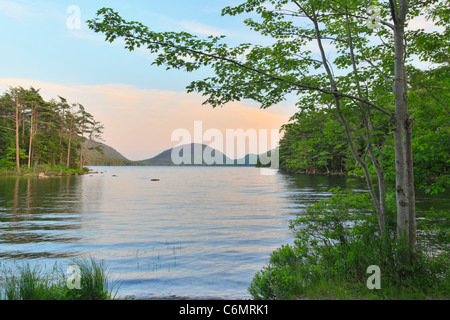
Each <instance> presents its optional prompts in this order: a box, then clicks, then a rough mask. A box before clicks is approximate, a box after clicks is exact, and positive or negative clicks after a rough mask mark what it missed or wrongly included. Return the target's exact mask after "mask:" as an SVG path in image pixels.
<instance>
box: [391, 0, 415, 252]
mask: <svg viewBox="0 0 450 320" xmlns="http://www.w3.org/2000/svg"><path fill="white" fill-rule="evenodd" d="M390 6H391V13H392V17H393V21H394V49H395V56H394V61H395V62H394V69H395V81H394V94H395V113H394V117H393V121H392V122H393V126H394V139H395V176H396V196H397V234H398V237H399V238H403V237H405V238H406V240H407V241H408V245H409V249H410V254H413V252H414V247H415V224H416V221H415V190H414V172H413V161H412V133H411V124H410V120H409V115H408V99H407V98H408V93H407V79H406V72H405V58H404V52H405V18H406V12H407V9H408V2H407V1H406V0H400V1H399V5H398V6H397V5H396V4H395V3H394V2H393V0H390Z"/></svg>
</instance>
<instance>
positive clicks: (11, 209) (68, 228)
mask: <svg viewBox="0 0 450 320" xmlns="http://www.w3.org/2000/svg"><path fill="white" fill-rule="evenodd" d="M79 178H81V177H79ZM79 181H80V180H79V179H76V178H74V177H61V178H57V179H32V178H24V177H13V178H11V177H6V178H2V179H0V245H1V257H2V258H11V259H21V258H39V257H53V258H65V257H68V256H71V255H74V254H75V253H71V252H70V251H59V250H57V246H58V243H69V242H73V241H77V240H78V239H79V236H77V233H76V232H74V230H76V229H80V228H81V224H80V221H81V219H80V208H81V201H80V200H81V198H80V196H79V192H80V189H79ZM55 249H56V250H55Z"/></svg>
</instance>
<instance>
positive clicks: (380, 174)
mask: <svg viewBox="0 0 450 320" xmlns="http://www.w3.org/2000/svg"><path fill="white" fill-rule="evenodd" d="M345 15H346V24H347V33H348V39H349V41H348V42H349V49H350V56H351V60H352V67H353V72H354V73H355V76H356V80H355V84H356V88H357V92H358V97H359V98H360V99H361V100H362V99H363V94H362V90H361V85H360V82H359V80H358V69H357V66H356V61H355V54H354V49H353V37H352V32H351V28H350V21H349V16H348V9H347V8H346V9H345ZM359 107H360V110H361V115H362V119H363V124H364V127H365V131H366V140H367V149H368V151H369V156H370V159H371V160H372V164H373V166H374V168H375V172H376V173H377V178H378V194H379V214H378V224H379V227H380V230H381V233H382V234H384V233H385V230H386V220H387V208H386V188H385V181H384V170H383V161H382V158H381V157H382V155H381V152H380V161H379V160H378V159H377V157H376V156H375V153H374V151H373V147H374V146H373V141H372V134H371V130H373V124H372V121H371V118H370V113H369V108H368V107H367V106H366V105H365V104H364V103H363V102H360V103H359ZM375 205H377V204H376V203H375Z"/></svg>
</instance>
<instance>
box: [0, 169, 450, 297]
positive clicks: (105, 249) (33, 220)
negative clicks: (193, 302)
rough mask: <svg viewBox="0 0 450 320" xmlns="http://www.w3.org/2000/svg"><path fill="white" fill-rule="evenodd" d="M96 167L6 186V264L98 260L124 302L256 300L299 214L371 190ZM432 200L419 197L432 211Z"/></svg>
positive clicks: (2, 223) (3, 181)
mask: <svg viewBox="0 0 450 320" xmlns="http://www.w3.org/2000/svg"><path fill="white" fill-rule="evenodd" d="M92 169H93V170H94V171H98V172H102V173H99V174H92V175H85V176H73V177H58V178H46V179H38V178H24V177H22V178H13V177H3V178H0V263H1V264H3V265H8V264H11V263H14V262H30V263H31V264H35V263H36V264H40V265H45V266H46V267H49V268H50V267H51V266H53V264H54V263H55V262H57V263H66V262H70V261H71V260H72V259H73V258H79V257H94V258H96V259H103V260H105V263H106V265H107V266H108V268H109V271H110V272H111V274H112V276H113V277H114V278H115V279H117V280H119V281H120V283H121V284H120V289H119V293H118V294H119V296H120V297H124V296H126V295H134V296H136V298H137V299H148V298H169V299H170V298H189V299H221V298H223V299H240V298H243V299H245V298H250V296H249V294H248V292H247V288H248V286H249V285H250V283H251V281H252V278H253V275H254V274H255V272H257V271H258V270H260V269H261V268H262V267H263V266H264V265H265V264H266V263H267V261H268V258H269V255H270V253H271V252H272V251H273V250H274V249H276V248H278V247H280V246H281V245H282V244H287V243H292V241H293V237H292V234H291V233H290V232H289V222H290V221H291V220H292V219H295V217H296V214H298V213H299V212H301V210H302V209H303V208H304V207H305V206H306V205H308V204H310V203H312V202H314V201H317V200H320V199H322V198H324V197H327V196H329V193H328V192H327V191H328V190H329V189H330V188H331V187H335V186H341V187H343V188H347V189H353V190H359V191H363V190H365V189H366V187H365V182H364V180H361V179H348V178H344V177H339V176H319V175H316V176H314V175H287V174H281V173H276V174H274V175H262V174H261V171H260V169H257V168H251V167H228V168H223V167H92ZM151 179H159V180H160V181H151ZM447 200H448V198H447V199H446V200H445V201H441V202H442V203H443V204H442V205H443V206H445V204H448V201H447ZM431 201H434V203H435V199H430V197H425V196H423V195H420V194H419V195H418V203H419V205H422V206H423V207H427V206H429V205H430V202H431ZM435 207H436V206H435Z"/></svg>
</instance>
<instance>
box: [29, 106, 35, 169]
mask: <svg viewBox="0 0 450 320" xmlns="http://www.w3.org/2000/svg"><path fill="white" fill-rule="evenodd" d="M34 113H35V110H34V108H33V109H31V119H30V142H29V145H28V169H29V168H30V167H31V149H32V142H33V134H34Z"/></svg>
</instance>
